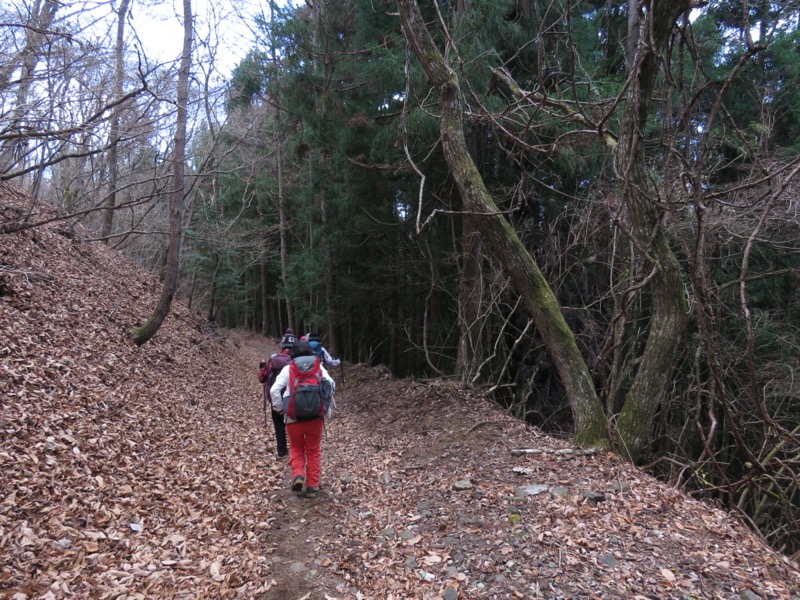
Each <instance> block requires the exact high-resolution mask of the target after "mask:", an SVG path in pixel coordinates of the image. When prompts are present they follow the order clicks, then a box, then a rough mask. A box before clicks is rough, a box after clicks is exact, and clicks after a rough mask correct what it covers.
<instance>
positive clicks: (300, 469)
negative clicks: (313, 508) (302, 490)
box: [286, 419, 323, 487]
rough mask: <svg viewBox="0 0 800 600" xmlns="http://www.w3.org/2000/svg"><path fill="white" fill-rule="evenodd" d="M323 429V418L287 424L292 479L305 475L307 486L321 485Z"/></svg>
mask: <svg viewBox="0 0 800 600" xmlns="http://www.w3.org/2000/svg"><path fill="white" fill-rule="evenodd" d="M322 429H323V421H322V419H312V420H311V421H298V422H297V423H288V424H287V425H286V433H287V434H288V435H289V464H290V465H291V466H292V479H294V478H295V477H297V476H298V475H305V477H306V486H307V487H319V476H320V474H321V472H322Z"/></svg>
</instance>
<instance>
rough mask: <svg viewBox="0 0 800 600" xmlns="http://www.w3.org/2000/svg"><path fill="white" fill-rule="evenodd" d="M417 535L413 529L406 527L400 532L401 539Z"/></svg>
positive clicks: (408, 538)
mask: <svg viewBox="0 0 800 600" xmlns="http://www.w3.org/2000/svg"><path fill="white" fill-rule="evenodd" d="M415 535H417V534H416V533H415V532H413V531H411V530H410V529H404V530H403V531H401V532H400V533H399V536H400V539H401V540H410V539H411V538H413V537H414V536H415Z"/></svg>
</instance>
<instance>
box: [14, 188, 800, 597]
mask: <svg viewBox="0 0 800 600" xmlns="http://www.w3.org/2000/svg"><path fill="white" fill-rule="evenodd" d="M25 202H27V199H26V198H25V197H24V195H22V194H19V193H18V192H16V191H14V189H13V188H11V187H9V186H6V185H3V184H0V219H2V220H5V219H9V218H12V217H13V216H14V214H15V211H16V210H17V209H19V208H22V207H23V205H24V203H25ZM35 210H36V211H37V213H39V214H46V213H47V212H48V210H49V209H48V208H47V207H46V206H45V205H41V204H40V205H37V206H36V207H35ZM77 235H79V233H78V234H77ZM158 291H159V283H158V281H157V279H156V278H154V277H153V276H152V275H150V274H148V273H146V272H144V271H143V270H141V269H139V268H137V267H136V266H135V265H132V264H131V263H130V262H128V261H126V260H125V259H123V258H121V257H120V256H119V255H118V254H116V253H115V252H113V251H111V250H109V249H107V248H106V247H104V246H103V245H101V244H84V243H80V240H79V239H78V238H77V236H76V234H74V233H73V232H71V231H70V230H68V229H67V228H66V227H65V226H63V225H58V224H54V225H50V226H46V227H42V228H39V229H36V230H32V231H27V232H22V233H19V234H12V235H0V432H2V433H1V434H0V435H1V436H2V437H1V438H0V598H15V599H20V600H21V599H23V598H69V597H78V598H262V599H266V600H271V599H274V600H278V599H290V600H330V599H332V598H337V599H345V598H362V599H363V598H373V599H375V600H382V599H386V598H393V599H399V598H421V599H422V598H424V599H428V598H430V599H434V598H445V599H447V600H455V599H457V598H462V599H467V598H469V599H472V598H687V597H695V598H745V599H748V600H752V599H755V598H764V599H766V598H781V599H783V598H800V575H798V571H797V567H796V565H791V564H789V563H788V562H787V561H786V559H785V558H783V557H781V556H779V555H777V554H775V553H773V552H771V551H770V550H769V549H768V548H766V547H765V546H764V545H762V544H761V543H760V542H759V541H758V540H757V539H756V538H755V537H754V535H753V534H752V533H750V532H749V531H748V530H747V529H746V528H745V527H743V526H742V525H741V524H740V523H739V522H738V521H737V520H736V519H735V518H733V517H732V516H730V515H728V514H726V513H724V512H722V511H719V510H717V509H714V508H712V507H710V506H708V505H705V504H702V503H700V502H697V501H695V500H693V499H691V498H689V497H688V496H687V495H686V494H684V493H682V492H681V491H679V490H674V489H671V488H669V487H666V486H664V485H662V484H660V483H658V482H657V481H655V480H654V479H652V478H651V477H649V476H647V475H645V474H642V473H641V472H640V471H638V470H637V469H635V468H633V467H631V466H630V465H628V464H626V463H624V462H622V461H620V460H619V459H617V458H616V457H614V456H613V455H601V454H590V453H589V454H587V453H581V452H578V451H575V450H573V449H571V448H569V446H568V445H567V444H566V443H565V442H563V441H559V440H556V439H553V438H549V437H547V436H544V435H541V434H540V433H537V432H536V431H535V430H534V429H532V428H529V427H527V426H525V425H524V424H522V423H519V422H517V421H515V420H513V419H512V418H511V417H509V416H508V415H506V414H505V413H503V412H502V411H500V410H498V409H497V408H496V407H494V406H492V405H491V404H489V403H488V402H486V401H485V400H484V399H483V398H481V397H480V396H479V395H478V394H477V393H475V392H473V391H471V390H467V389H463V388H459V387H457V386H452V385H449V384H446V383H443V382H415V381H410V380H395V379H392V378H391V377H390V376H389V375H388V373H386V372H385V370H383V369H380V368H367V367H365V366H363V365H346V366H345V367H344V368H343V369H342V370H340V369H336V370H335V371H334V372H333V373H332V374H333V375H334V376H335V377H336V378H337V382H338V388H337V414H336V417H335V418H334V419H333V420H332V421H331V422H330V423H329V424H328V427H327V435H326V438H325V441H324V444H323V480H322V492H321V494H320V496H319V497H317V498H316V499H314V500H308V499H303V498H296V497H295V496H294V495H293V494H292V493H291V492H290V491H289V489H288V486H289V474H288V472H287V470H286V469H287V467H286V465H285V463H283V462H280V461H278V460H276V459H275V458H274V456H273V454H274V452H273V436H272V432H271V429H270V428H266V429H265V427H264V422H263V416H262V414H261V405H260V403H261V390H260V386H259V384H258V382H257V380H256V370H257V369H256V367H257V363H258V361H259V360H260V359H261V358H262V357H264V356H267V355H268V354H269V353H270V352H272V351H274V349H275V341H274V340H266V339H265V338H262V337H259V336H253V335H247V334H243V333H236V332H227V333H226V332H216V331H215V330H213V329H212V328H210V326H209V325H208V324H207V323H205V322H204V321H203V320H202V318H201V317H200V316H199V315H197V314H195V313H192V312H191V311H189V310H188V309H187V308H186V307H185V306H183V305H181V304H180V303H176V304H175V305H174V308H173V311H172V314H171V315H170V316H169V318H168V319H167V321H166V322H165V325H164V327H163V328H162V330H161V331H160V332H159V333H158V334H157V335H156V337H155V338H154V339H153V340H152V341H151V342H150V343H148V344H146V345H145V346H144V347H142V348H137V347H136V346H134V345H133V344H131V343H130V342H129V341H128V339H127V336H126V333H127V331H129V330H130V329H131V328H132V327H134V326H135V325H136V324H138V323H141V322H143V320H144V319H146V318H147V317H148V316H149V313H150V311H151V310H152V307H153V306H154V305H155V302H156V298H157V294H158ZM270 427H271V425H270ZM520 449H528V450H530V452H527V453H525V452H520V451H519V450H520Z"/></svg>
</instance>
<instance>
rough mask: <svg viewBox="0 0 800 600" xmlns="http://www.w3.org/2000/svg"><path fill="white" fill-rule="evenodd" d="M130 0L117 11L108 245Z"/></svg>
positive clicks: (114, 197)
mask: <svg viewBox="0 0 800 600" xmlns="http://www.w3.org/2000/svg"><path fill="white" fill-rule="evenodd" d="M128 2H129V0H121V1H120V4H119V8H118V9H117V41H116V46H115V48H114V58H115V63H116V64H115V70H114V98H113V102H114V108H113V110H112V113H111V123H110V124H109V131H108V143H109V149H108V197H107V198H106V210H105V215H104V216H103V227H102V229H101V230H100V237H101V238H103V241H104V242H106V243H108V237H109V236H110V235H111V231H112V229H113V226H114V208H115V207H116V205H117V187H118V183H117V179H118V176H119V158H118V154H119V153H118V146H119V121H120V113H122V105H121V104H118V102H119V100H120V98H122V84H123V82H124V79H125V70H124V69H125V60H124V59H125V52H124V50H125V19H126V17H127V13H128Z"/></svg>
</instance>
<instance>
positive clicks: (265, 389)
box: [264, 386, 267, 428]
mask: <svg viewBox="0 0 800 600" xmlns="http://www.w3.org/2000/svg"><path fill="white" fill-rule="evenodd" d="M266 426H267V386H264V427H265V428H266Z"/></svg>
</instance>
